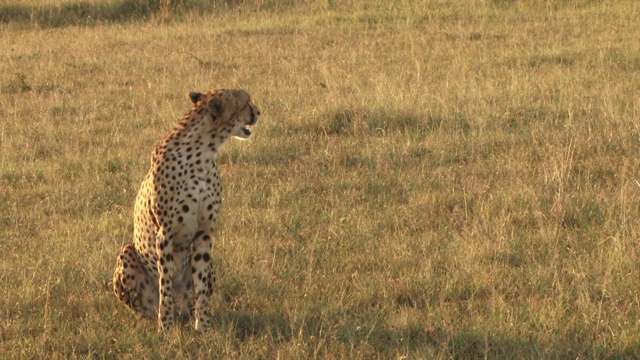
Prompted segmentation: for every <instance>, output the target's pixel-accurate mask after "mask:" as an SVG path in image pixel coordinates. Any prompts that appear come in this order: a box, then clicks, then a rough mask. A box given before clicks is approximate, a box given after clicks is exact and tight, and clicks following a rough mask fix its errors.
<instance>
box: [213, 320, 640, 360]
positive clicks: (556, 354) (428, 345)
mask: <svg viewBox="0 0 640 360" xmlns="http://www.w3.org/2000/svg"><path fill="white" fill-rule="evenodd" d="M216 322H217V324H218V325H217V326H218V327H219V328H220V329H225V330H231V331H232V332H233V333H234V334H235V337H236V339H237V340H238V341H241V342H244V341H249V340H250V339H251V338H262V337H265V336H267V337H268V338H271V339H273V341H275V342H279V343H284V342H289V341H297V342H299V345H304V344H305V343H307V344H306V345H309V346H311V347H313V348H314V349H315V350H316V351H319V354H318V355H320V356H322V354H323V353H326V355H329V354H331V353H332V349H330V348H331V342H332V341H333V340H336V341H339V342H341V343H342V344H343V345H344V346H345V348H347V349H357V348H361V347H363V348H368V349H370V350H373V352H375V353H376V354H377V355H381V356H383V357H386V356H392V355H397V353H398V351H401V352H404V351H406V352H408V353H412V352H413V353H420V352H423V351H426V350H428V349H431V350H432V351H433V352H434V353H437V354H440V355H445V356H446V357H451V358H453V359H476V358H492V359H514V358H540V357H542V358H582V357H586V358H599V359H621V358H636V357H637V354H638V353H639V352H638V351H640V346H638V345H637V344H634V345H632V346H629V347H627V348H624V349H614V348H606V347H601V346H597V345H595V344H590V343H588V342H584V341H581V340H580V339H559V338H554V339H549V341H548V342H547V341H544V342H540V341H537V340H535V339H532V338H530V337H529V338H519V337H517V336H508V335H504V334H485V333H481V332H473V331H461V332H457V333H452V332H451V330H450V329H449V330H445V329H443V328H439V327H435V328H429V327H428V326H427V324H414V325H412V326H408V327H403V328H396V327H394V326H392V325H390V324H385V323H377V324H375V326H372V327H371V328H367V327H366V326H362V327H361V326H358V325H357V324H355V323H348V324H344V325H342V326H338V327H334V326H327V324H326V321H325V320H323V319H322V318H321V317H319V316H318V317H310V318H306V319H298V320H297V321H296V323H294V324H292V323H291V322H290V320H289V319H288V317H287V316H285V315H284V314H275V313H271V314H268V315H260V314H248V313H246V312H242V311H240V312H238V311H222V312H219V313H218V314H217V321H216ZM323 323H324V324H323ZM423 325H424V326H423ZM327 328H333V329H335V330H336V333H334V334H330V333H327V331H326V329H327ZM301 334H302V336H303V337H302V338H301V337H300V335H301ZM294 338H295V339H294ZM323 339H325V340H327V341H326V342H325V341H324V340H323ZM319 343H324V344H325V346H324V347H326V349H322V350H319V348H318V347H317V346H318V344H319Z"/></svg>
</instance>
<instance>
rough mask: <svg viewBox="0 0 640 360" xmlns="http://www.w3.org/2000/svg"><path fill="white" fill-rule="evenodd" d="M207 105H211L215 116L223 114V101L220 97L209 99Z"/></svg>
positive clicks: (210, 107) (210, 109)
mask: <svg viewBox="0 0 640 360" xmlns="http://www.w3.org/2000/svg"><path fill="white" fill-rule="evenodd" d="M207 106H208V107H209V111H211V114H212V115H213V117H214V118H215V117H218V115H220V114H222V101H220V99H218V98H213V99H211V100H209V102H208V103H207Z"/></svg>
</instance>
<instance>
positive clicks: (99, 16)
mask: <svg viewBox="0 0 640 360" xmlns="http://www.w3.org/2000/svg"><path fill="white" fill-rule="evenodd" d="M229 2H230V1H205V0H190V1H189V0H182V1H177V0H169V1H166V0H123V1H117V2H101V3H89V2H86V1H77V2H70V3H63V4H60V5H48V6H34V5H21V4H20V5H0V23H15V24H20V25H35V26H38V27H41V28H55V27H64V26H71V25H93V24H96V23H100V22H131V21H137V20H145V19H149V18H153V17H155V16H158V15H160V16H164V17H167V16H169V15H176V14H180V13H184V12H188V11H202V12H211V11H213V9H214V8H215V7H216V5H218V6H226V5H227V3H229ZM218 3H220V4H218ZM231 3H232V2H231Z"/></svg>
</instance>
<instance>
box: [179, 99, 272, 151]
mask: <svg viewBox="0 0 640 360" xmlns="http://www.w3.org/2000/svg"><path fill="white" fill-rule="evenodd" d="M189 98H191V101H192V102H193V103H194V104H196V105H198V104H199V103H203V104H206V107H207V108H208V109H209V111H210V113H211V115H212V117H213V119H214V121H220V122H222V123H223V126H224V127H226V128H227V129H229V130H230V131H231V135H232V136H235V137H236V138H239V139H242V140H245V139H248V138H250V137H251V134H252V132H251V130H249V128H248V126H252V125H255V124H257V123H258V120H259V119H260V109H259V108H258V107H257V106H256V105H255V104H254V103H253V102H251V96H250V95H249V94H248V93H247V92H246V91H244V90H235V89H234V90H231V89H222V90H212V91H210V92H208V93H206V94H202V93H198V92H191V93H189Z"/></svg>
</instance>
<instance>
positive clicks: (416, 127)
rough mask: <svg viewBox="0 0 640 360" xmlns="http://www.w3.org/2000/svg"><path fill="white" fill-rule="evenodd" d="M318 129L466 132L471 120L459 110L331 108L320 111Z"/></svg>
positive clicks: (331, 131)
mask: <svg viewBox="0 0 640 360" xmlns="http://www.w3.org/2000/svg"><path fill="white" fill-rule="evenodd" d="M305 130H306V129H305ZM319 130H320V132H322V133H324V134H327V135H344V134H348V135H351V134H355V133H357V132H360V131H363V130H364V131H368V132H370V133H379V134H385V133H388V132H403V133H414V134H425V133H431V132H435V131H444V132H461V133H468V132H469V131H470V130H471V123H470V122H469V120H468V119H467V118H466V116H465V115H464V114H462V113H459V112H452V113H451V114H438V113H430V114H426V113H422V112H419V111H412V110H407V111H402V110H401V111H390V110H387V109H376V108H373V109H356V110H354V109H335V110H329V111H327V112H326V113H324V114H322V115H321V117H320V119H319Z"/></svg>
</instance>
